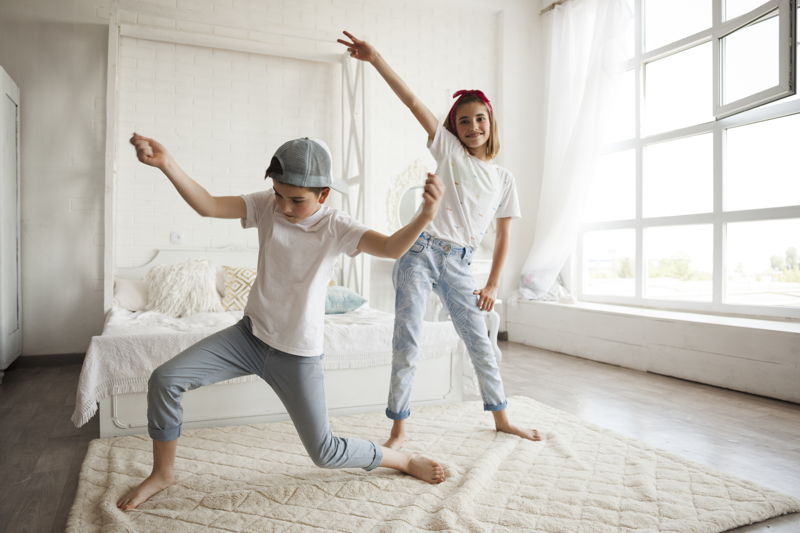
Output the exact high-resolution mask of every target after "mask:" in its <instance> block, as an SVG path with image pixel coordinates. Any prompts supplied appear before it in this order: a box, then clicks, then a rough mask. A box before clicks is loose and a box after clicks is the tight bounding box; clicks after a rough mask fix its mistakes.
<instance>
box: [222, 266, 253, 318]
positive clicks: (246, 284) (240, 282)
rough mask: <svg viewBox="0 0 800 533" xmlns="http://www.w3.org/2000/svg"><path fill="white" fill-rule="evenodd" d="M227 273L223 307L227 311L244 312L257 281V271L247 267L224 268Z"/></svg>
mask: <svg viewBox="0 0 800 533" xmlns="http://www.w3.org/2000/svg"><path fill="white" fill-rule="evenodd" d="M222 268H223V270H224V271H225V291H224V292H223V293H222V307H223V308H224V309H225V310H226V311H243V310H244V306H245V305H247V297H248V296H249V295H250V289H251V288H252V287H253V281H255V279H256V269H254V268H247V267H231V266H224V267H222Z"/></svg>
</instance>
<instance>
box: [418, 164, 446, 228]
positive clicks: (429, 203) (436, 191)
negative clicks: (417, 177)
mask: <svg viewBox="0 0 800 533" xmlns="http://www.w3.org/2000/svg"><path fill="white" fill-rule="evenodd" d="M443 194H444V185H442V181H441V180H440V179H439V177H438V176H437V175H436V174H431V173H430V172H428V179H426V180H425V191H424V192H423V193H422V212H421V213H420V214H421V215H422V216H423V217H426V218H428V219H430V220H433V217H434V216H435V215H436V211H438V210H439V203H440V202H441V200H442V195H443Z"/></svg>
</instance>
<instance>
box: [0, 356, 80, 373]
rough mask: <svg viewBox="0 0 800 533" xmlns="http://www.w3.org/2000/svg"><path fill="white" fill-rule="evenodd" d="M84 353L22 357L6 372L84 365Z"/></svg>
mask: <svg viewBox="0 0 800 533" xmlns="http://www.w3.org/2000/svg"><path fill="white" fill-rule="evenodd" d="M85 355H86V354H83V353H63V354H51V355H21V356H20V357H17V359H16V360H15V361H14V362H13V363H11V366H9V367H8V368H7V369H6V370H13V369H15V368H32V367H41V366H63V365H80V364H83V357H84V356H85Z"/></svg>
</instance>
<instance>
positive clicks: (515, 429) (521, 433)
mask: <svg viewBox="0 0 800 533" xmlns="http://www.w3.org/2000/svg"><path fill="white" fill-rule="evenodd" d="M495 429H497V431H502V432H503V433H510V434H511V435H516V436H517V437H522V438H523V439H528V440H533V441H540V440H542V437H541V435H539V430H538V429H524V428H521V427H519V426H515V425H514V424H508V425H507V426H496V427H495Z"/></svg>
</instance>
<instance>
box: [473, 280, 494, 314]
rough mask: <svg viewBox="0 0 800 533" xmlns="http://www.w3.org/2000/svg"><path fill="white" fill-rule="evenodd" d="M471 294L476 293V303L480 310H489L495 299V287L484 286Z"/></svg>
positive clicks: (492, 307)
mask: <svg viewBox="0 0 800 533" xmlns="http://www.w3.org/2000/svg"><path fill="white" fill-rule="evenodd" d="M472 294H477V295H478V302H477V305H478V307H479V308H480V310H481V311H491V310H492V309H494V301H495V300H496V299H497V287H488V286H487V287H484V288H482V289H480V290H477V291H472Z"/></svg>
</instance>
